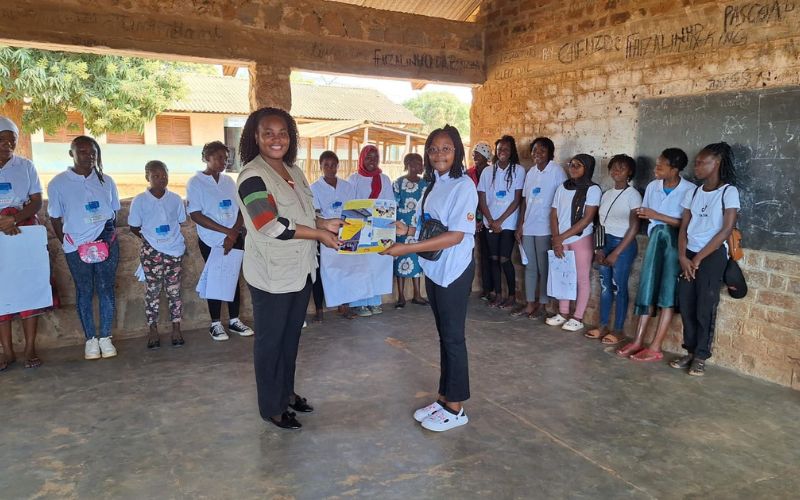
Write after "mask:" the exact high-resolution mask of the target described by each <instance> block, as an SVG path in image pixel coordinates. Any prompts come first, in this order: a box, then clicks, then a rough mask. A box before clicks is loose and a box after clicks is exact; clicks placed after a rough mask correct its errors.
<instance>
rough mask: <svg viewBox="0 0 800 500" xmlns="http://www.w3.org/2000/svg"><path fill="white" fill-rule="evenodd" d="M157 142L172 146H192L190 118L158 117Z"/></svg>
mask: <svg viewBox="0 0 800 500" xmlns="http://www.w3.org/2000/svg"><path fill="white" fill-rule="evenodd" d="M156 142H157V143H158V144H170V145H183V146H191V145H192V133H191V125H190V121H189V117H188V116H170V115H161V116H157V117H156Z"/></svg>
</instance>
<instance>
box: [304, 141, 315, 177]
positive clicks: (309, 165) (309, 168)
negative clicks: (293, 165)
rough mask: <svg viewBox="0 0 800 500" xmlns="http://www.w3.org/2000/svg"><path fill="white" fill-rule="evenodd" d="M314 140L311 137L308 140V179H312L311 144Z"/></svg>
mask: <svg viewBox="0 0 800 500" xmlns="http://www.w3.org/2000/svg"><path fill="white" fill-rule="evenodd" d="M313 140H314V139H313V138H311V137H309V138H308V147H307V148H306V169H305V170H306V177H307V178H309V179H310V178H311V142H312V141H313Z"/></svg>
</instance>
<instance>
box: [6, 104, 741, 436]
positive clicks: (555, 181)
mask: <svg viewBox="0 0 800 500" xmlns="http://www.w3.org/2000/svg"><path fill="white" fill-rule="evenodd" d="M18 134H19V131H18V129H17V127H16V125H15V124H14V123H13V122H11V121H10V120H8V119H5V118H0V231H2V232H3V233H4V234H5V235H9V236H14V235H15V234H18V233H19V231H20V230H19V229H18V227H19V226H23V225H26V224H35V223H37V221H36V219H35V214H36V212H38V210H39V209H40V208H41V204H42V196H41V191H42V189H41V185H40V183H39V180H38V177H37V175H36V171H35V169H34V168H33V165H32V164H31V163H30V162H29V161H27V160H24V159H22V158H19V157H17V156H15V155H14V154H13V151H14V148H15V147H16V140H17V137H18ZM298 141H299V138H298V132H297V125H296V123H295V121H294V119H293V118H292V117H291V116H290V115H289V114H288V113H287V112H285V111H283V110H281V109H277V108H262V109H259V110H257V111H255V112H253V113H252V114H251V115H250V116H249V117H248V119H247V122H246V124H245V127H244V129H243V132H242V138H241V143H240V147H239V151H240V155H241V161H242V164H243V165H244V167H243V169H242V171H241V173H240V175H239V177H238V180H237V181H234V180H233V179H232V178H231V177H229V176H227V175H226V174H225V172H224V171H225V166H226V164H227V162H228V148H227V147H226V146H225V145H224V144H222V143H220V142H212V143H209V144H206V145H205V147H204V148H203V151H202V160H203V162H204V163H205V169H204V170H202V171H199V172H197V174H196V175H194V176H193V177H192V178H191V179H190V180H189V182H188V184H187V204H186V205H184V203H183V200H181V198H180V197H179V196H178V195H176V194H175V193H172V192H170V191H169V190H168V184H169V170H168V167H167V165H165V164H164V163H163V162H160V161H151V162H148V163H147V164H146V165H145V177H146V179H147V181H148V183H149V187H148V189H147V190H146V191H145V192H143V193H142V194H140V195H138V196H136V197H135V198H134V200H133V202H132V204H131V209H130V215H129V225H130V230H131V232H132V233H133V234H134V235H136V236H137V237H139V238H140V239H141V248H140V261H141V271H142V275H143V278H144V281H145V316H146V320H147V324H148V326H149V328H150V331H149V335H148V339H147V347H148V348H151V349H157V348H159V347H160V337H159V332H158V328H157V325H158V315H159V303H160V295H161V292H162V291H164V292H165V293H166V295H167V298H168V301H169V312H170V319H171V322H172V332H171V343H172V345H173V346H175V347H180V346H181V345H183V344H184V339H183V337H182V334H181V329H180V323H181V319H182V313H183V305H182V300H181V293H180V291H181V275H182V267H183V266H182V260H183V256H184V253H185V251H186V244H185V242H184V238H183V235H182V233H181V224H183V223H184V222H185V221H186V219H187V213H188V215H189V217H191V219H192V220H193V221H194V222H195V223H196V225H197V232H198V246H199V250H200V253H201V255H202V256H203V259H204V260H207V259H208V258H209V255H210V254H211V252H212V251H213V250H214V249H218V250H217V251H222V252H223V253H225V254H227V253H228V252H230V251H231V250H232V249H240V250H243V252H244V260H243V274H244V278H245V280H246V282H247V285H248V289H249V292H250V296H251V299H252V303H253V311H254V326H253V328H252V329H251V328H250V327H248V326H247V325H245V324H244V323H243V322H242V321H241V320H240V319H239V317H238V316H239V307H240V294H239V290H238V286H237V290H236V292H235V295H234V298H233V300H232V301H231V302H229V303H228V306H227V307H228V315H229V320H228V323H227V330H226V328H225V326H223V323H222V320H221V312H222V311H221V309H222V303H221V301H217V300H209V301H208V311H209V316H210V320H211V324H210V327H209V333H210V335H211V337H212V339H213V340H215V341H222V340H227V339H228V332H233V333H236V334H238V335H240V336H250V335H254V336H255V342H254V366H255V373H256V386H257V392H258V406H259V411H260V414H261V416H262V418H264V420H266V421H268V422H270V423H272V424H274V425H276V426H278V427H280V428H284V429H298V428H300V427H301V426H302V424H301V423H300V422H299V421H298V419H297V412H302V413H311V412H313V410H314V408H313V406H312V405H311V404H310V403H309V402H308V400H307V399H306V398H304V397H301V396H300V395H299V394H298V393H297V391H296V387H295V368H296V359H297V353H298V349H299V339H300V332H301V329H302V327H303V325H304V318H305V313H306V309H307V307H308V303H309V300H310V297H311V296H312V292H313V295H314V302H315V306H316V311H317V314H316V315H315V319H316V320H318V321H321V320H322V309H323V300H324V293H323V291H322V289H321V288H320V287H319V283H320V274H319V271H318V268H319V260H318V254H319V249H320V248H329V249H333V250H335V249H338V248H339V246H340V244H341V242H340V240H339V239H338V231H339V229H340V227H341V226H342V224H343V222H342V220H341V212H342V207H343V205H344V203H345V202H346V201H348V200H350V199H361V198H370V199H394V200H395V201H396V202H397V204H398V220H397V222H396V223H395V225H396V230H397V242H396V243H395V244H394V245H392V246H391V247H389V248H388V249H386V250H385V251H384V252H382V255H376V256H375V257H376V258H378V259H390V258H394V260H393V262H394V264H393V265H394V274H395V276H396V278H397V285H398V290H399V293H398V300H397V302H396V305H395V307H396V308H403V307H404V306H405V305H406V298H405V284H406V283H405V281H406V279H408V278H410V279H411V280H412V287H413V297H412V299H411V302H412V303H415V304H420V305H429V306H430V308H431V310H432V312H433V317H434V320H435V324H436V329H437V333H438V336H439V345H440V356H441V359H440V377H439V384H438V390H437V398H436V400H435V401H434V402H432V403H431V404H429V405H427V406H424V407H422V408H420V409H419V410H417V411H416V412H414V415H413V417H414V419H415V420H417V421H418V422H420V424H421V425H422V427H423V428H426V429H429V430H433V431H445V430H449V429H452V428H455V427H458V426H461V425H464V424H466V423H467V422H468V417H467V414H466V412H465V409H464V406H463V403H464V402H465V401H466V400H467V399H468V398H469V395H470V385H469V370H468V356H467V345H466V340H465V323H466V315H467V308H468V307H467V306H468V298H469V294H470V290H471V287H472V281H473V277H474V274H475V268H476V267H479V268H480V270H481V274H482V283H481V284H482V287H483V293H482V298H484V299H486V300H487V301H488V304H489V305H490V306H492V307H496V308H499V309H509V308H510V309H513V310H512V314H513V315H515V316H524V317H527V318H531V319H533V318H541V317H544V316H545V315H547V314H550V315H549V316H548V317H547V318H546V320H545V321H546V323H547V324H548V325H551V326H558V327H560V328H561V329H563V330H567V331H579V330H584V329H585V325H584V322H583V317H584V313H585V311H586V308H587V305H588V302H589V298H590V294H591V281H590V280H591V269H592V266H593V264H594V265H595V266H596V267H597V269H598V270H599V272H598V274H599V279H600V290H601V295H600V324H599V325H598V327H597V328H593V329H589V330H587V331H586V332H585V333H584V335H585V336H586V337H587V338H592V339H600V341H601V342H602V343H604V344H608V345H615V344H619V343H621V342H622V340H623V338H624V334H623V333H622V332H623V327H624V321H625V318H626V315H627V310H628V300H629V299H628V278H629V276H630V272H631V269H632V267H633V262H634V260H635V258H636V256H637V245H636V235H637V233H638V232H639V229H640V224H641V223H642V222H645V223H647V224H648V226H647V234H648V236H649V239H648V245H647V249H646V251H645V255H644V258H643V263H642V270H641V277H640V281H639V285H638V292H637V294H636V299H635V307H634V312H635V314H636V315H637V316H639V320H638V327H637V331H636V336H635V338H634V339H633V340H632V341H631V342H629V343H626V344H625V345H623V346H621V347H619V348H618V349H617V350H616V352H617V354H618V355H619V356H623V357H627V358H630V359H632V360H636V361H658V360H661V359H662V358H663V354H662V352H661V344H662V342H663V340H664V335H665V334H666V331H667V328H668V326H669V322H670V320H671V318H672V315H673V311H674V310H675V309H676V308H677V307H678V304H680V314H681V317H682V319H683V325H684V343H683V347H684V348H685V349H686V351H687V355H685V356H683V357H681V358H679V359H676V360H674V361H672V362H671V363H670V364H671V366H673V367H675V368H685V369H688V372H689V373H690V374H692V375H702V374H703V372H704V366H705V360H706V359H708V358H709V357H710V356H711V352H712V343H713V332H714V319H715V316H716V307H717V304H718V301H719V292H720V286H721V284H722V281H723V273H724V271H725V266H726V263H727V249H726V246H725V245H726V243H725V242H726V239H727V237H728V235H729V234H730V233H731V231H732V229H733V228H734V226H735V224H736V217H737V212H738V209H739V195H738V191H737V189H736V188H735V187H734V186H733V184H734V182H735V173H734V168H733V155H732V152H731V148H730V147H729V146H728V145H727V144H725V143H718V144H710V145H708V146H707V147H705V148H704V149H703V150H701V151H700V153H699V154H698V155H697V158H696V159H695V164H694V173H695V176H696V177H697V179H698V180H700V181H701V182H702V185H701V186H695V185H694V184H692V183H691V182H689V181H687V180H685V179H684V178H683V177H682V176H681V172H682V170H683V169H684V168H685V167H686V166H687V164H688V158H687V156H686V154H685V153H684V152H683V151H681V150H680V149H677V148H668V149H665V150H664V151H663V152H662V153H661V155H660V156H659V157H658V160H657V162H656V167H655V170H654V174H655V180H653V181H652V182H651V183H650V184H649V185H648V186H647V189H646V191H645V196H644V199H642V197H641V195H640V194H639V192H638V191H637V190H636V189H635V188H634V187H632V186H631V184H630V183H631V180H632V179H633V178H634V177H635V175H636V162H635V161H634V160H633V159H632V158H631V157H629V156H627V155H616V156H614V157H612V158H611V160H610V161H609V163H608V171H609V176H610V178H611V180H612V181H613V187H612V188H611V189H609V190H607V191H606V192H605V193H603V192H602V190H601V189H600V186H599V185H597V184H596V183H594V182H593V180H592V178H593V175H594V170H595V158H594V157H592V156H591V155H588V154H577V155H575V156H573V157H572V158H571V159H570V161H569V163H568V165H567V168H566V171H565V169H563V168H562V167H561V166H559V165H558V164H557V163H555V161H554V158H555V146H554V144H553V142H552V141H551V140H550V139H548V138H546V137H539V138H536V139H535V140H534V141H533V143H532V144H531V150H530V153H531V158H532V160H533V166H532V167H531V168H529V169H528V170H527V172H526V171H525V169H524V168H523V167H522V166H521V165H520V161H519V154H518V151H517V144H516V141H515V140H514V138H513V137H511V136H507V135H506V136H503V137H501V138H500V139H498V140H497V141H496V142H495V144H494V150H493V151H492V148H491V147H490V146H489V144H487V143H484V142H480V143H478V144H476V146H475V148H474V150H473V153H472V160H473V162H474V165H473V167H472V168H470V169H467V168H466V165H465V159H466V153H465V150H464V146H463V143H462V141H461V137H460V135H459V132H458V130H456V129H455V128H454V127H451V126H449V125H448V126H445V127H443V128H440V129H436V130H434V131H433V132H432V133H431V134H430V135H429V137H428V139H427V141H426V144H425V150H424V155H417V154H409V155H406V157H405V159H404V163H405V169H406V174H405V175H404V176H402V177H400V178H399V179H397V180H396V181H395V182H394V183H392V182H391V181H390V180H389V178H388V177H387V176H386V175H384V174H382V173H381V169H380V168H379V163H380V157H379V155H378V150H377V148H375V147H374V146H370V145H368V146H366V147H364V149H363V150H362V151H361V154H360V156H359V168H358V172H357V173H355V174H353V175H352V176H351V177H350V179H349V180H347V181H345V180H344V179H340V178H338V177H337V175H336V174H337V168H338V158H337V156H336V154H335V153H333V152H331V151H326V152H325V153H323V154H322V156H321V157H320V165H321V167H322V172H323V177H322V178H320V179H319V180H317V181H316V182H315V183H314V184H312V185H309V183H308V181H307V180H306V178H305V176H304V174H303V172H302V170H301V169H300V168H299V167H298V166H297V165H296V157H297V146H298ZM69 156H70V157H71V159H72V163H73V164H72V166H71V167H69V168H68V169H67V170H65V171H64V172H62V173H61V174H59V175H57V176H56V177H55V178H54V179H53V180H52V181H51V182H50V184H49V186H48V196H49V204H48V215H49V216H50V218H51V221H52V224H53V229H54V232H55V235H56V237H57V238H58V240H59V241H60V242H61V244H62V248H63V251H64V254H65V257H66V261H67V264H68V266H69V269H70V272H71V274H72V277H73V279H74V282H75V288H76V307H77V312H78V316H79V318H80V321H81V325H82V327H83V330H84V334H85V337H86V346H85V357H86V359H97V358H108V357H113V356H115V355H116V349H115V347H114V345H113V343H112V342H111V327H112V324H113V319H114V312H115V302H114V281H115V276H116V268H117V263H118V261H119V243H118V240H117V229H116V214H117V211H118V210H119V209H120V202H119V196H118V193H117V188H116V185H115V184H114V180H113V179H112V178H111V177H110V176H109V175H107V174H104V172H103V163H102V157H101V151H100V146H99V145H98V144H97V142H96V141H95V140H94V139H92V138H90V137H86V136H79V137H77V138H75V139H74V140H73V141H72V143H71V144H70V150H69ZM186 207H188V209H187V208H186ZM596 223H600V224H602V225H603V227H604V228H605V241H604V243H603V246H602V247H597V248H596V245H595V241H594V238H593V230H594V227H595V224H596ZM430 228H434V229H435V230H430ZM476 240H477V242H476ZM475 246H478V247H479V248H480V255H481V256H480V261H479V262H478V263H477V266H476V263H475V261H474V258H473V249H474V247H475ZM516 246H519V248H520V249H521V250H522V252H523V253H524V255H525V256H526V260H525V262H526V263H525V266H526V269H525V304H524V306H522V307H520V308H518V309H516V308H515V306H516V278H515V272H514V267H513V264H512V261H511V257H512V253H513V251H514V248H515V247H516ZM567 251H571V252H574V257H575V264H576V271H577V293H576V295H577V296H576V299H575V300H574V301H569V300H560V301H559V303H558V310H557V311H556V312H548V307H549V303H550V298H549V297H548V295H547V279H548V267H549V259H552V258H555V259H560V258H564V256H565V252H567ZM423 274H424V284H425V291H426V296H427V299H426V298H423V297H422V294H421V287H422V284H421V279H422V275H423ZM503 283H505V293H504V292H503V290H504V289H503ZM95 293H96V294H97V296H98V302H99V309H100V315H99V318H100V324H99V327H97V326H95V321H94V313H93V307H92V303H93V299H94V295H95ZM350 306H351V307H353V311H354V313H355V314H357V315H359V316H370V315H373V314H379V313H380V312H381V297H380V296H374V297H367V298H365V299H363V300H360V301H357V302H353V303H351V304H350ZM659 309H660V310H661V319H660V321H659V324H658V329H657V332H656V335H655V338H654V340H653V341H652V342H651V343H650V344H649V345H648V346H647V347H645V344H644V338H645V336H646V335H645V334H646V329H647V324H648V320H649V318H650V317H651V316H654V315H655V314H656V313H657V312H658V310H659ZM612 310H613V312H614V323H613V326H612V324H611V312H612ZM42 312H43V311H40V310H37V311H19V312H17V313H15V314H10V315H5V316H2V317H0V341H2V345H3V350H4V353H5V357H4V359H3V362H2V364H0V371H1V370H4V369H6V368H7V366H8V365H9V364H11V363H13V362H14V361H15V358H14V355H13V351H12V349H11V334H10V332H11V329H10V322H11V320H12V319H13V318H16V317H19V318H21V319H22V323H23V329H24V331H25V339H26V348H25V358H26V366H30V367H35V366H38V365H40V364H41V360H40V359H39V358H38V356H37V355H36V351H35V335H36V318H37V316H38V315H39V314H41V313H42ZM342 312H343V313H344V314H345V315H350V310H349V307H346V306H345V307H344V308H343V309H342Z"/></svg>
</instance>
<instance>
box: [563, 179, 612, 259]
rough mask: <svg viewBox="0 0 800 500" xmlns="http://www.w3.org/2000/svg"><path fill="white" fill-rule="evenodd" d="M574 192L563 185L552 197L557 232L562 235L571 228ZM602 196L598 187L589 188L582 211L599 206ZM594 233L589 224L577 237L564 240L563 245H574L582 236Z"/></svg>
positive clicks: (592, 227)
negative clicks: (556, 220)
mask: <svg viewBox="0 0 800 500" xmlns="http://www.w3.org/2000/svg"><path fill="white" fill-rule="evenodd" d="M576 192H577V191H576V190H571V191H570V190H569V189H567V188H565V187H564V185H563V184H562V185H560V186H558V189H556V195H555V196H554V197H553V205H552V208H555V209H556V216H557V217H558V232H559V234H560V233H563V232H565V231H566V230H567V229H569V228H571V227H572V199H573V198H575V193H576ZM602 195H603V191H602V190H600V186H598V185H593V186H590V187H589V190H588V191H586V203H584V205H583V206H584V210H585V207H597V206H600V197H601V196H602ZM593 232H594V225H593V224H592V223H591V222H590V223H589V225H588V226H586V228H585V229H584V230H583V232H582V233H581V234H579V235H575V236H570V237H569V238H567V239H566V240H564V243H565V244H570V243H575V242H576V241H578V240H579V239H581V238H583V237H584V236H588V235H590V234H592V233H593Z"/></svg>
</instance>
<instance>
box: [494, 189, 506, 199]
mask: <svg viewBox="0 0 800 500" xmlns="http://www.w3.org/2000/svg"><path fill="white" fill-rule="evenodd" d="M506 194H507V191H498V192H497V193H496V196H497V198H498V199H500V200H502V199H503V198H505V197H506Z"/></svg>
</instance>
